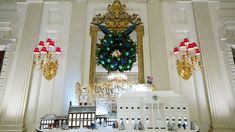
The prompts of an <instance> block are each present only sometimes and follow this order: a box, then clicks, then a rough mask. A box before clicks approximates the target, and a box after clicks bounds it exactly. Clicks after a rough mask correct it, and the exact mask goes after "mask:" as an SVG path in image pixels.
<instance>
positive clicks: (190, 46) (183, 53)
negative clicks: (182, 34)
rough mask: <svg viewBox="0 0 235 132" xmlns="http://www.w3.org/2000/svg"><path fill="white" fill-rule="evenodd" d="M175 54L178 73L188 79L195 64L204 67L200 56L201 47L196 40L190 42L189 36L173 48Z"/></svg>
mask: <svg viewBox="0 0 235 132" xmlns="http://www.w3.org/2000/svg"><path fill="white" fill-rule="evenodd" d="M173 54H174V55H176V57H177V63H176V64H177V70H178V74H179V75H180V77H181V78H183V79H184V80H188V79H189V78H190V77H191V76H192V72H193V70H194V69H195V66H199V67H200V68H202V65H201V60H200V57H199V55H200V49H199V48H198V46H197V44H196V42H192V43H190V42H189V39H188V38H185V39H184V40H183V41H182V42H180V44H179V46H178V47H175V48H173Z"/></svg>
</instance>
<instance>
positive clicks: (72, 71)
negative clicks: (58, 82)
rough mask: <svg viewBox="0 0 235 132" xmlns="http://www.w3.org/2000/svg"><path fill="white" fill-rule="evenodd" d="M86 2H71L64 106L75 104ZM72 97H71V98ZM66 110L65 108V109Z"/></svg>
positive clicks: (80, 63) (80, 64) (80, 65)
mask: <svg viewBox="0 0 235 132" xmlns="http://www.w3.org/2000/svg"><path fill="white" fill-rule="evenodd" d="M86 6H87V5H86V1H85V0H81V1H79V2H78V1H75V2H72V13H71V23H70V36H69V44H68V50H69V52H68V56H67V58H68V59H67V61H66V74H65V76H66V77H65V78H66V80H65V85H66V86H69V87H68V88H66V89H65V96H66V97H65V104H67V106H69V101H73V103H75V102H76V101H77V100H76V98H74V97H75V96H76V95H75V85H76V82H80V83H81V74H82V70H81V69H82V56H83V50H82V49H83V45H84V35H85V33H84V31H85V21H86V9H87V8H86ZM71 95H73V96H71ZM66 108H67V107H66Z"/></svg>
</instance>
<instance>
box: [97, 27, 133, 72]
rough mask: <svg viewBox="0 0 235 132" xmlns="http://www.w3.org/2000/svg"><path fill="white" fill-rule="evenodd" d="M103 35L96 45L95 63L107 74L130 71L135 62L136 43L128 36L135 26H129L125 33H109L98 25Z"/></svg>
mask: <svg viewBox="0 0 235 132" xmlns="http://www.w3.org/2000/svg"><path fill="white" fill-rule="evenodd" d="M98 27H99V29H100V30H101V31H102V32H103V33H104V34H105V36H104V37H103V38H101V39H100V44H97V49H96V62H97V64H98V65H99V64H100V65H102V67H103V68H105V69H106V70H107V71H108V72H112V71H119V72H124V71H128V70H131V68H132V66H133V63H135V62H136V46H137V45H136V43H135V42H134V41H133V40H132V39H131V38H130V34H131V33H132V32H133V30H134V29H135V27H136V24H134V25H132V26H129V27H128V28H127V29H126V30H125V31H109V30H108V28H106V27H105V26H103V25H98Z"/></svg>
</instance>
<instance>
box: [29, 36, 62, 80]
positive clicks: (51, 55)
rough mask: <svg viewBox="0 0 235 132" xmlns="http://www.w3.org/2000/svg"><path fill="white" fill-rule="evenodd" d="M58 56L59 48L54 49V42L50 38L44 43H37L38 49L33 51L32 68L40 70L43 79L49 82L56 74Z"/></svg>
mask: <svg viewBox="0 0 235 132" xmlns="http://www.w3.org/2000/svg"><path fill="white" fill-rule="evenodd" d="M59 54H61V49H60V47H55V42H54V41H53V40H51V39H50V38H48V39H47V41H46V42H45V43H44V41H39V44H38V47H36V48H35V49H34V60H33V68H35V67H37V68H39V69H41V70H42V73H43V76H44V77H45V79H46V80H51V79H52V78H54V77H55V75H56V73H57V69H58V55H59Z"/></svg>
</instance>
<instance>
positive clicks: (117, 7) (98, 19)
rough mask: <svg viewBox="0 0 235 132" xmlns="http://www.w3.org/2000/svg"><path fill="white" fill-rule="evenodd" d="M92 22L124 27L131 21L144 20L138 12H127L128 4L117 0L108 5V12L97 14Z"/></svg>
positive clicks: (111, 26) (138, 22)
mask: <svg viewBox="0 0 235 132" xmlns="http://www.w3.org/2000/svg"><path fill="white" fill-rule="evenodd" d="M91 23H92V24H102V23H105V25H106V26H107V27H109V28H114V27H118V28H124V27H127V26H128V24H129V23H131V24H137V25H139V24H142V21H141V19H140V17H139V16H138V14H135V13H134V14H132V15H130V14H128V13H127V12H126V5H125V4H121V2H120V0H115V1H114V3H113V4H112V5H108V12H107V13H106V14H104V15H101V14H97V15H95V16H94V17H93V19H92V22H91Z"/></svg>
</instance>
